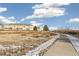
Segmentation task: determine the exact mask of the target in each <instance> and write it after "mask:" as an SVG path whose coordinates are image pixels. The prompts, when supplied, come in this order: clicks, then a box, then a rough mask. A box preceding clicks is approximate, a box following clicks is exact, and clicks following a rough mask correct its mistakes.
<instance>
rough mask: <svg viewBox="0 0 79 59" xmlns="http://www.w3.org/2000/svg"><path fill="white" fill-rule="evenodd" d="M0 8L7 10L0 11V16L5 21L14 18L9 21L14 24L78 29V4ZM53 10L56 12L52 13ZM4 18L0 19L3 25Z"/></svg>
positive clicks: (1, 5)
mask: <svg viewBox="0 0 79 59" xmlns="http://www.w3.org/2000/svg"><path fill="white" fill-rule="evenodd" d="M36 5H37V6H36ZM40 6H42V7H40ZM47 6H48V7H47ZM0 7H1V8H6V9H7V10H4V9H3V10H1V12H0V16H1V17H4V18H5V19H6V18H9V17H14V19H9V20H12V21H16V23H21V24H34V25H45V24H46V25H48V26H53V27H57V28H79V3H71V4H62V5H56V4H53V5H52V4H51V6H50V5H48V4H47V5H46V4H36V3H25V4H24V3H13V4H12V3H9V4H8V3H6V4H5V3H2V4H0ZM33 7H34V8H33ZM62 8H63V9H62ZM40 10H41V11H40ZM44 10H45V11H44ZM53 10H57V11H56V12H55V11H54V12H53ZM48 11H49V13H48ZM58 11H59V12H58ZM50 13H51V14H50ZM46 14H48V15H46ZM41 15H42V16H41ZM29 16H30V17H29ZM4 18H1V19H0V21H1V22H3V23H5V21H3V20H4ZM22 19H23V20H22ZM7 21H8V19H7ZM7 21H6V22H7ZM1 22H0V23H1Z"/></svg>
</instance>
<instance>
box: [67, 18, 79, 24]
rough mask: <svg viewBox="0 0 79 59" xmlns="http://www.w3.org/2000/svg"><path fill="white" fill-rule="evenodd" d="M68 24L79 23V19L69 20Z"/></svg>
mask: <svg viewBox="0 0 79 59" xmlns="http://www.w3.org/2000/svg"><path fill="white" fill-rule="evenodd" d="M68 23H79V18H73V19H69V20H68Z"/></svg>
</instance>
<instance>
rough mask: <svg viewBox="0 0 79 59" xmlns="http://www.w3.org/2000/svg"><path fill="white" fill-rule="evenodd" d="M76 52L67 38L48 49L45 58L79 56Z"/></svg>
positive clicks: (59, 40)
mask: <svg viewBox="0 0 79 59" xmlns="http://www.w3.org/2000/svg"><path fill="white" fill-rule="evenodd" d="M77 55H78V54H77V52H76V50H75V49H74V48H73V46H72V44H71V43H70V41H69V40H68V38H66V37H65V36H63V35H61V37H60V38H59V39H57V41H56V42H55V43H54V44H53V45H52V46H51V47H50V48H49V49H48V51H47V52H46V53H45V54H44V56H77Z"/></svg>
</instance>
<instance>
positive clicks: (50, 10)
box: [25, 3, 69, 19]
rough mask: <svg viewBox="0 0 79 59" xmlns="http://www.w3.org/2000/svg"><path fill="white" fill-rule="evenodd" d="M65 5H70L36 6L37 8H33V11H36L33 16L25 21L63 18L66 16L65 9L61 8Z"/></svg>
mask: <svg viewBox="0 0 79 59" xmlns="http://www.w3.org/2000/svg"><path fill="white" fill-rule="evenodd" d="M63 5H69V3H63V4H55V3H52V4H51V3H50V4H36V5H35V6H33V7H32V9H34V11H33V14H32V15H30V16H27V17H25V19H35V18H46V17H55V16H62V15H64V14H65V8H61V7H60V6H63Z"/></svg>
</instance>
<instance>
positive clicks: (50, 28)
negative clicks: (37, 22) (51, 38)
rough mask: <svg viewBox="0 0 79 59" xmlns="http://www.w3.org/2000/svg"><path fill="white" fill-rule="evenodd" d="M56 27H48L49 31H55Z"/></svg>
mask: <svg viewBox="0 0 79 59" xmlns="http://www.w3.org/2000/svg"><path fill="white" fill-rule="evenodd" d="M57 29H58V27H49V30H50V31H52V30H57Z"/></svg>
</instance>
